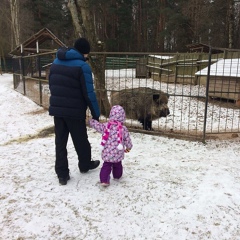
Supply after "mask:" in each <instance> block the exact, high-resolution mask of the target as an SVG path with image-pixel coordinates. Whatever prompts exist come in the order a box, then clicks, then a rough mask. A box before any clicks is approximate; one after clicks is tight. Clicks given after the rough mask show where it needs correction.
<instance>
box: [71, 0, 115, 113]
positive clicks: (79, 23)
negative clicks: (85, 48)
mask: <svg viewBox="0 0 240 240" xmlns="http://www.w3.org/2000/svg"><path fill="white" fill-rule="evenodd" d="M68 7H69V10H70V12H71V15H72V19H73V25H74V26H75V29H76V33H77V36H79V37H86V38H87V39H88V40H89V42H90V44H91V49H93V51H95V52H99V51H105V46H104V44H102V43H101V42H99V39H98V37H97V34H96V30H95V26H94V18H93V14H92V12H91V10H90V6H89V1H88V0H76V1H74V0H69V1H68ZM105 62H106V56H105V55H104V54H99V55H96V56H94V58H93V57H91V55H90V65H91V67H92V71H93V74H94V83H95V91H96V94H97V99H98V103H99V106H100V109H101V114H103V115H104V116H108V115H109V113H110V107H111V106H110V103H109V100H108V96H107V90H106V86H105Z"/></svg>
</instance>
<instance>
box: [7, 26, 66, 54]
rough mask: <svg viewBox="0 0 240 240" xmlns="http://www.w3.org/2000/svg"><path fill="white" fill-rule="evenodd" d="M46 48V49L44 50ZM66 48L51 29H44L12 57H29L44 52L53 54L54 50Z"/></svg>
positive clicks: (14, 52) (18, 48)
mask: <svg viewBox="0 0 240 240" xmlns="http://www.w3.org/2000/svg"><path fill="white" fill-rule="evenodd" d="M43 47H44V48H43ZM59 47H66V45H65V44H64V43H63V42H62V41H61V40H59V39H58V38H57V37H56V36H55V35H54V34H53V33H52V32H51V31H50V30H49V29H47V28H43V29H42V30H40V31H39V32H37V33H36V34H34V35H33V36H31V37H30V38H29V39H27V40H26V41H25V42H23V43H22V44H20V45H19V46H17V47H16V48H15V49H13V50H12V51H11V52H10V53H9V54H10V55H11V56H20V55H29V54H37V53H44V52H51V51H53V49H57V48H59Z"/></svg>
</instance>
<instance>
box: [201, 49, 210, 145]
mask: <svg viewBox="0 0 240 240" xmlns="http://www.w3.org/2000/svg"><path fill="white" fill-rule="evenodd" d="M211 63H212V48H211V47H210V48H209V55H208V72H207V82H206V98H205V111H204V125H203V142H204V143H205V141H206V128H207V108H208V94H209V81H210V70H211Z"/></svg>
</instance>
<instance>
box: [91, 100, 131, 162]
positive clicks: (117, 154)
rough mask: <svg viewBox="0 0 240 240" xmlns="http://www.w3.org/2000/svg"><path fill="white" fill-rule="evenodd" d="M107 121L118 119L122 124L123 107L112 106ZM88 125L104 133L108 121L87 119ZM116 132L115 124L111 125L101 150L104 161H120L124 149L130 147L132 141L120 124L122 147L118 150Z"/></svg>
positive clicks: (123, 116)
mask: <svg viewBox="0 0 240 240" xmlns="http://www.w3.org/2000/svg"><path fill="white" fill-rule="evenodd" d="M109 121H118V122H121V123H122V124H123V123H124V121H125V111H124V109H123V108H122V107H121V106H119V105H116V106H113V107H112V109H111V111H110V115H109ZM89 125H90V127H92V128H94V129H95V130H96V131H98V132H99V133H101V134H104V131H105V129H106V128H107V125H108V122H106V123H100V122H98V121H96V120H94V119H91V120H90V121H89ZM118 144H119V143H118V133H117V126H116V125H111V128H110V133H109V137H108V140H107V141H106V143H105V146H104V149H103V150H102V159H103V161H105V162H113V163H114V162H120V161H122V160H123V159H124V150H125V149H129V150H130V149H131V148H132V141H131V138H130V135H129V132H128V129H127V127H126V126H124V125H123V126H122V145H123V149H122V150H119V149H118V148H117V146H118Z"/></svg>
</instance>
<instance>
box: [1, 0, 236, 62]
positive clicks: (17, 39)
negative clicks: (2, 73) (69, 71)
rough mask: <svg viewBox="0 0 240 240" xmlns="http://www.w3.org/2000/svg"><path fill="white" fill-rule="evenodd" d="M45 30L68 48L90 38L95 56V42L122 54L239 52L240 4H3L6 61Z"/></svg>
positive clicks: (82, 0)
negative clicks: (203, 49) (193, 48)
mask: <svg viewBox="0 0 240 240" xmlns="http://www.w3.org/2000/svg"><path fill="white" fill-rule="evenodd" d="M86 10H87V11H86ZM74 11H75V12H74ZM89 22H91V25H88V23H89ZM42 28H48V29H50V30H51V31H52V32H53V33H54V34H55V35H56V36H57V37H58V38H59V39H60V40H61V41H63V42H64V43H65V44H66V45H68V46H71V45H72V44H73V42H74V40H75V38H76V37H77V36H83V37H87V38H90V42H91V43H92V46H93V49H92V51H98V50H99V49H98V48H97V46H98V45H95V44H94V43H93V41H101V42H103V43H104V49H102V50H106V51H121V52H128V51H129V52H186V51H188V48H187V45H188V44H192V43H204V44H207V45H211V46H214V47H219V48H234V49H239V48H240V0H58V1H55V0H1V2H0V57H1V58H4V57H6V56H7V55H8V53H9V52H10V51H11V50H13V49H14V48H15V47H16V46H19V45H20V43H22V42H23V41H25V40H26V39H28V38H29V37H31V36H32V35H33V34H34V33H36V32H38V31H39V30H41V29H42ZM90 33H92V34H94V37H92V36H90ZM93 39H94V40H93Z"/></svg>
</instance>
